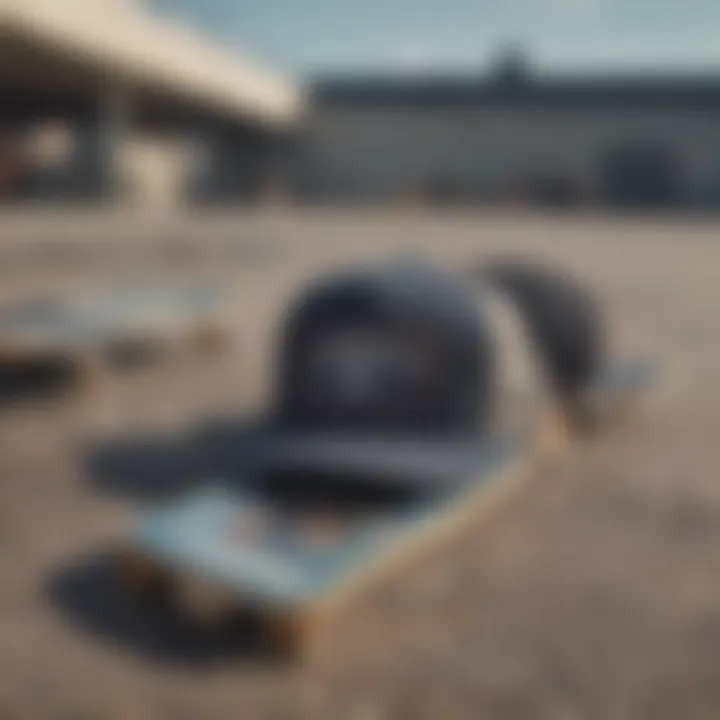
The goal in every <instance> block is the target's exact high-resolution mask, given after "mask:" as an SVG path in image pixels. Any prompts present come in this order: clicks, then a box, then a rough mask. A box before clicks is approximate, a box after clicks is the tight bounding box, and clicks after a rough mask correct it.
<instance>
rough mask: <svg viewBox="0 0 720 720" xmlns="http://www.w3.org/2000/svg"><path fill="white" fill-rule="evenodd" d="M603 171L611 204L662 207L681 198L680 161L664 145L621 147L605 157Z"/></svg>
mask: <svg viewBox="0 0 720 720" xmlns="http://www.w3.org/2000/svg"><path fill="white" fill-rule="evenodd" d="M602 172H603V195H604V198H605V201H606V202H607V203H608V204H610V205H613V206H618V207H629V208H632V207H640V208H643V207H649V208H662V207H669V206H673V205H676V204H677V203H678V201H679V200H680V196H681V183H680V178H679V170H678V166H677V162H676V159H675V158H674V156H673V155H672V153H671V152H670V151H668V150H665V149H664V148H657V147H647V146H645V147H643V146H639V147H632V146H627V147H623V148H618V149H616V150H613V151H611V152H610V153H608V155H607V156H606V157H605V159H604V161H603V171H602Z"/></svg>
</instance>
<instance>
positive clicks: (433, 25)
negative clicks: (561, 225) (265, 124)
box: [148, 0, 720, 75]
mask: <svg viewBox="0 0 720 720" xmlns="http://www.w3.org/2000/svg"><path fill="white" fill-rule="evenodd" d="M148 1H149V2H153V3H154V4H156V5H161V6H163V7H164V8H165V9H166V10H167V11H170V12H174V13H176V14H178V15H180V16H183V17H186V18H188V19H189V20H190V21H192V22H194V23H195V24H198V25H200V26H201V27H202V28H204V29H205V30H207V31H209V32H212V33H214V34H215V35H217V36H220V37H221V38H222V39H223V40H224V41H225V42H227V43H228V44H230V45H236V46H238V47H243V48H245V49H247V50H248V51H249V52H251V53H254V54H256V55H259V56H260V57H261V58H263V59H265V60H266V61H269V62H270V63H271V64H273V65H275V66H276V67H278V68H280V69H284V70H289V71H291V72H293V73H296V74H299V75H307V74H311V73H315V72H342V71H347V70H353V71H371V72H372V71H385V70H390V71H406V72H423V71H426V70H429V69H438V70H443V69H451V70H454V69H457V68H459V69H469V70H472V69H474V68H482V67H483V66H484V65H485V64H486V63H487V61H488V58H490V57H492V55H493V53H495V52H496V51H497V50H498V49H499V48H501V47H503V46H505V45H508V44H514V45H522V46H523V47H525V48H527V51H528V53H529V54H530V56H531V57H532V58H533V59H534V60H535V61H536V62H537V63H538V64H539V66H540V67H541V68H547V69H548V70H557V69H562V70H573V69H587V68H593V69H598V70H607V69H622V68H624V67H628V66H631V67H634V68H637V69H668V68H681V69H698V68H701V69H702V68H709V69H717V70H720V0H354V1H353V0H148Z"/></svg>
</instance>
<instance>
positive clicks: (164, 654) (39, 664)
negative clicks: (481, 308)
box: [0, 211, 720, 720]
mask: <svg viewBox="0 0 720 720" xmlns="http://www.w3.org/2000/svg"><path fill="white" fill-rule="evenodd" d="M719 233H720V223H718V222H714V221H712V220H689V219H688V220H682V219H674V220H671V219H663V218H661V219H632V218H625V219H622V218H621V219H618V218H615V219H607V218H601V217H568V218H552V217H538V216H515V217H505V216H480V215H477V216H476V215H469V214H468V215H450V214H448V215H424V214H420V213H411V212H408V213H400V212H392V211H388V212H384V213H375V214H365V215H363V214H351V213H341V212H338V213H324V214H320V213H318V214H290V213H288V214H282V213H272V212H270V211H265V212H258V213H255V214H245V215H223V216H221V215H216V216H213V217H207V216H206V217H192V216H188V217H176V218H170V219H168V218H159V217H158V218H126V217H124V216H123V215H121V214H115V215H96V216H92V217H91V216H86V217H78V216H73V215H70V214H66V215H61V214H58V213H47V214H45V215H42V216H37V215H33V216H23V215H16V216H7V217H0V301H2V302H3V303H11V302H13V301H15V300H17V299H19V298H21V297H28V296H31V295H33V294H37V293H38V292H45V293H47V292H62V293H72V292H76V291H77V290H78V289H79V288H89V287H93V286H100V285H102V284H104V283H106V282H108V281H110V280H114V281H116V280H120V279H123V278H126V279H129V278H142V277H146V278H147V277H149V278H160V277H173V276H178V277H179V276H182V277H188V276H193V277H204V278H211V279H217V280H222V281H225V282H228V283H230V284H231V285H232V287H233V289H234V291H235V293H236V295H237V298H238V303H239V304H238V313H237V315H236V317H235V322H236V323H237V331H238V336H239V340H238V342H237V343H236V345H235V346H234V347H233V348H232V350H230V351H229V352H227V353H225V354H224V355H222V356H217V357H214V356H194V355H191V354H188V355H187V356H182V357H177V358H172V359H168V360H167V361H165V362H162V363H160V364H158V365H157V366H154V367H152V368H148V369H145V370H138V371H135V372H133V373H130V374H127V375H122V376H117V377H111V378H108V379H107V380H105V381H103V382H100V383H99V384H98V385H96V386H94V387H92V388H89V389H86V390H84V391H83V392H78V393H75V394H66V395H61V396H59V397H55V398H53V399H48V400H40V399H38V398H34V399H32V400H31V399H29V398H24V399H19V398H6V399H4V401H3V405H2V406H1V407H0V568H1V569H2V572H0V718H2V719H3V720H4V719H5V718H7V719H8V720H25V719H27V720H44V719H45V718H62V719H63V720H65V719H67V720H71V719H73V720H81V719H82V720H106V719H108V720H109V719H113V720H144V719H146V718H148V719H149V718H152V719H155V718H157V719H159V720H164V719H165V718H167V719H168V720H170V719H171V718H172V719H179V720H182V719H188V720H190V719H200V718H202V719H203V720H213V719H215V718H233V719H238V718H243V719H244V718H248V719H252V720H255V719H258V720H261V719H265V718H267V719H268V720H271V719H272V720H274V719H276V718H277V719H280V718H288V719H290V718H293V719H294V718H307V719H308V720H310V719H312V720H316V719H318V720H322V719H325V718H327V719H333V720H335V719H337V720H355V719H357V720H371V719H373V720H375V719H378V720H379V719H386V718H387V719H388V720H389V719H393V718H407V719H411V720H414V719H415V718H417V719H419V720H420V719H423V718H428V719H432V720H436V719H442V720H451V719H452V720H454V719H455V718H458V719H459V718H492V719H493V720H495V719H496V718H497V719H498V720H503V719H506V718H507V719H522V720H525V719H532V720H535V719H536V718H537V719H541V718H548V719H552V720H565V719H568V720H570V719H574V718H582V719H585V718H588V719H592V718H598V719H600V718H602V719H603V720H606V719H613V720H615V719H617V720H641V719H644V718H647V719H648V720H662V719H664V718H667V719H669V720H670V719H672V720H676V719H683V720H685V719H688V720H689V719H692V720H699V719H701V718H709V719H710V718H711V719H712V720H716V718H717V717H718V715H719V714H720V572H718V569H719V568H720V482H719V481H718V477H717V468H718V467H720V390H718V385H717V377H716V373H717V368H718V367H720V312H719V310H718V307H720V283H718V280H719V279H720V270H719V268H720V243H718V240H717V237H718V234H719ZM418 251H421V252H423V253H425V254H426V255H428V256H429V257H431V258H434V259H436V260H438V261H439V262H442V263H444V264H447V265H450V266H454V267H467V266H468V264H469V263H471V262H473V261H475V260H476V259H478V258H482V257H487V256H490V255H492V254H496V253H503V254H522V255H524V256H528V255H530V256H536V257H539V258H544V259H546V260H549V261H555V262H558V263H560V264H561V265H562V266H563V267H565V268H567V269H568V270H570V271H573V272H574V273H577V274H578V275H579V276H580V277H583V278H586V279H587V280H588V281H590V282H591V283H592V284H593V285H594V287H595V288H596V289H597V292H598V294H599V296H600V297H601V299H602V300H603V302H604V304H605V306H606V309H607V313H608V316H609V318H610V320H611V331H612V337H613V339H614V342H615V350H616V352H617V354H618V355H620V354H623V353H624V354H643V353H648V354H651V355H652V356H654V357H657V359H658V360H659V361H660V363H661V366H662V386H661V387H660V388H659V389H658V391H657V392H656V393H655V394H654V396H653V398H652V400H651V403H650V405H649V407H648V409H647V412H646V413H645V414H644V415H643V416H641V417H639V418H638V419H636V420H634V421H633V422H632V423H630V424H627V425H625V426H623V427H616V428H612V429H609V430H608V431H606V432H604V433H603V434H602V436H601V437H599V438H597V439H595V440H593V441H591V442H586V443H584V444H582V445H581V446H579V447H577V448H576V449H575V450H574V451H573V453H571V455H569V456H568V457H566V458H565V459H563V460H561V461H559V462H558V463H557V464H556V466H555V467H553V468H551V469H549V470H548V471H546V472H544V473H543V474H542V476H539V477H537V479H536V480H535V481H534V482H533V483H532V484H531V485H530V486H529V488H528V490H527V491H526V492H525V493H524V494H523V495H522V496H520V497H518V498H516V499H515V500H514V501H513V502H512V503H511V504H510V505H509V506H508V507H506V508H505V509H504V510H503V511H502V513H501V514H499V515H497V516H496V517H495V518H494V519H493V520H492V521H491V522H490V523H485V524H478V525H477V526H476V527H474V528H472V529H471V530H470V531H469V532H467V533H465V534H464V535H463V536H462V537H461V538H459V539H458V540H456V541H454V542H453V543H452V544H451V545H450V546H447V547H444V548H442V549H440V550H438V551H437V552H435V553H433V554H432V555H431V556H429V557H427V558H425V559H424V560H423V561H422V562H420V563H418V564H416V565H415V566H414V567H412V568H409V569H408V570H407V571H405V572H403V573H402V574H400V575H398V576H397V577H396V578H395V579H394V580H393V581H391V582H389V583H387V584H386V585H384V586H383V587H382V588H379V589H378V590H377V591H376V592H374V593H372V594H371V595H370V596H368V597H367V598H365V599H364V600H363V601H361V602H359V603H358V604H357V605H356V606H355V607H354V608H353V609H352V611H350V612H348V613H346V614H345V615H344V616H343V617H342V618H341V619H340V620H339V621H338V623H337V627H336V628H335V632H334V635H333V637H334V640H335V642H334V643H333V646H332V647H329V648H327V650H326V652H325V653H323V654H322V655H321V656H318V657H317V658H315V659H313V660H311V661H310V662H308V663H307V664H305V665H287V664H283V663H278V662H276V661H274V660H273V659H272V658H267V657H264V656H263V655H262V654H261V653H259V652H257V651H256V650H255V649H253V648H251V647H234V646H233V647H229V646H228V645H227V644H226V643H224V642H223V641H222V640H208V639H205V638H199V637H195V636H191V635H186V634H180V635H178V633H177V632H176V630H177V628H175V627H173V626H172V623H171V622H170V621H169V620H167V618H163V617H157V616H156V615H154V614H152V613H148V612H145V611H141V610H139V609H138V608H134V607H132V605H129V604H128V603H127V602H126V601H125V600H124V599H123V598H122V596H119V595H118V594H117V593H116V592H114V588H113V585H112V581H111V579H110V578H109V576H108V572H107V562H106V561H107V552H108V551H109V550H110V549H111V548H113V547H114V546H115V545H116V544H117V542H118V541H119V540H120V539H121V538H122V537H123V534H124V532H125V531H126V530H127V528H128V527H129V524H130V523H131V522H132V518H133V517H134V514H135V511H136V510H137V509H138V508H139V507H142V506H145V505H146V504H147V503H149V502H154V501H156V500H158V499H162V498H163V497H165V496H167V495H171V494H172V493H173V492H176V491H177V490H178V489H179V488H181V487H186V486H188V485H190V484H192V483H193V482H194V481H196V480H197V478H198V477H202V476H206V475H207V474H212V473H217V472H222V471H223V469H224V466H223V461H227V460H228V455H227V453H226V452H225V454H224V451H227V449H228V443H229V444H230V445H232V439H231V438H232V429H233V427H234V426H236V425H237V424H238V423H241V422H242V416H243V414H246V413H248V412H250V411H251V410H252V408H253V407H257V406H258V405H260V404H262V403H263V402H264V399H265V398H266V397H267V394H268V387H269V384H268V378H269V376H270V373H269V372H268V368H269V367H271V362H270V361H271V359H272V356H273V352H272V350H273V342H272V332H271V330H272V327H273V322H274V320H275V319H276V318H277V315H278V313H280V312H281V311H282V309H283V307H284V304H285V302H286V300H287V298H288V297H289V296H290V295H291V294H292V291H293V289H294V288H297V286H298V285H299V284H301V283H302V282H303V281H304V280H306V279H307V278H308V277H310V276H311V275H312V274H313V273H314V272H316V271H317V270H318V269H320V268H327V267H333V266H338V265H342V264H344V263H347V262H349V261H357V260H361V259H371V258H377V257H383V256H388V255H396V256H398V255H401V254H408V255H412V254H413V253H416V252H418ZM228 438H230V440H228Z"/></svg>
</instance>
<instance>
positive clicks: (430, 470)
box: [248, 429, 523, 489]
mask: <svg viewBox="0 0 720 720" xmlns="http://www.w3.org/2000/svg"><path fill="white" fill-rule="evenodd" d="M522 450H523V444H522V442H521V441H520V440H519V439H517V438H515V439H513V438H503V437H499V436H497V437H493V436H490V437H486V438H478V437H468V438H461V439H458V438H442V437H441V438H437V437H420V438H408V437H403V438H388V437H377V436H364V435H349V434H342V435H341V434H331V435H328V434H317V433H312V432H303V431H293V430H288V429H275V430H270V429H268V430H267V431H266V432H264V433H262V434H261V435H260V436H256V437H255V438H254V439H253V447H252V449H251V451H250V452H249V454H248V460H249V462H250V469H251V470H252V471H253V472H255V473H259V474H273V473H292V472H297V473H303V474H312V473H317V474H318V475H323V476H325V477H327V476H332V477H333V480H337V481H338V482H342V481H343V480H344V479H345V480H347V481H357V480H359V479H361V480H362V481H363V482H366V483H374V484H379V485H395V486H398V487H403V488H408V489H412V488H417V489H424V488H433V487H439V486H452V485H455V484H462V483H464V482H466V481H467V480H468V479H471V478H474V477H479V476H485V475H490V474H492V473H493V472H495V471H497V470H500V469H501V468H504V467H506V466H507V464H508V463H509V462H511V461H512V460H513V459H515V458H520V457H522Z"/></svg>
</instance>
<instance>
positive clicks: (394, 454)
mask: <svg viewBox="0 0 720 720" xmlns="http://www.w3.org/2000/svg"><path fill="white" fill-rule="evenodd" d="M492 340H493V338H492V333H491V332H490V331H489V329H488V323H487V322H486V321H485V320H484V319H483V314H482V310H481V307H480V304H479V303H478V299H477V294H476V292H474V291H473V289H472V287H471V286H470V285H467V284H465V283H464V282H463V281H462V280H461V279H459V278H456V277H454V276H452V275H450V274H447V273H445V272H443V271H441V270H436V269H434V268H431V267H427V266H424V265H419V264H413V265H408V266H389V267H380V268H372V269H366V270H360V271H354V272H348V273H344V274H340V275H335V276H331V277H328V278H325V279H322V280H321V281H320V282H318V283H316V284H315V285H313V286H312V287H311V288H310V289H309V290H307V291H306V292H305V293H304V294H303V295H302V297H301V298H300V299H299V301H298V302H297V304H296V305H295V306H294V307H293V308H292V309H291V311H290V312H289V313H288V315H287V318H286V320H285V323H284V325H283V328H282V330H281V337H280V346H279V357H278V361H279V367H278V387H277V399H276V404H277V407H276V412H275V418H274V421H273V422H272V423H271V427H270V428H268V429H267V431H266V432H264V433H263V434H262V436H261V437H256V438H255V440H254V441H253V446H254V447H253V452H252V454H253V457H254V459H255V461H256V464H257V466H259V467H258V468H257V469H260V470H265V471H268V470H269V471H272V470H277V471H284V470H301V471H303V472H305V473H312V472H318V473H320V472H322V473H325V474H327V473H336V474H338V476H342V475H345V474H346V475H350V476H355V477H357V476H364V477H366V478H367V479H371V480H372V479H373V478H377V480H378V481H382V482H393V481H400V482H402V483H421V484H422V483H425V482H431V481H435V480H442V479H446V478H450V477H452V476H457V475H462V474H464V473H465V472H466V471H468V470H469V469H470V468H471V467H472V466H473V465H474V464H475V463H476V461H477V458H478V456H479V454H480V453H481V451H482V443H481V440H482V438H483V435H484V433H485V431H486V430H487V428H488V426H489V424H490V422H491V419H492V410H493V402H492V401H493V390H494V388H493V378H494V375H495V373H494V353H493V350H494V348H493V344H492Z"/></svg>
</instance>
